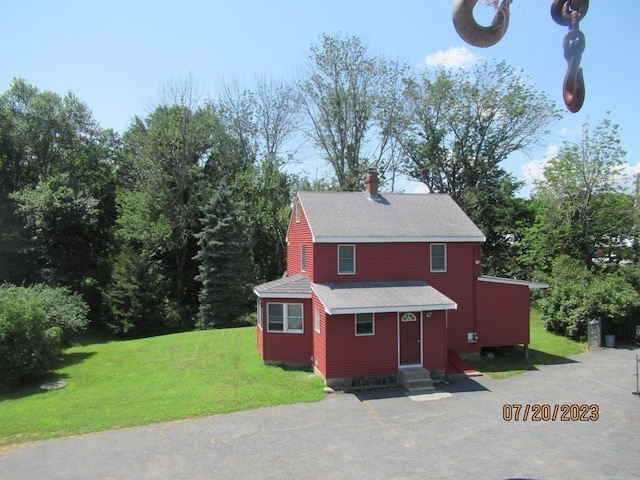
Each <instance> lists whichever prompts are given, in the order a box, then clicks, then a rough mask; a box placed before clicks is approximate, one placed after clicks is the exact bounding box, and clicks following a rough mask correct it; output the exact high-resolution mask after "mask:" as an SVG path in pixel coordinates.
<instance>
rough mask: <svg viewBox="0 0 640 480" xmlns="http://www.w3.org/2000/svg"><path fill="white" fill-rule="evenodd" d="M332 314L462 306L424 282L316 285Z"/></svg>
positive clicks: (406, 310) (320, 296) (323, 301)
mask: <svg viewBox="0 0 640 480" xmlns="http://www.w3.org/2000/svg"><path fill="white" fill-rule="evenodd" d="M311 289H312V290H313V291H314V293H315V294H316V295H317V296H318V298H319V299H320V301H321V302H322V304H323V305H324V308H325V311H326V312H327V313H328V314H330V315H339V314H348V313H382V312H414V311H423V310H454V309H456V308H457V307H458V306H457V304H456V303H455V302H454V301H453V300H451V299H450V298H449V297H447V296H446V295H444V294H442V293H440V292H439V291H438V290H436V289H435V288H433V287H432V286H430V285H428V284H426V283H425V282H423V281H420V280H415V281H398V282H364V283H312V284H311Z"/></svg>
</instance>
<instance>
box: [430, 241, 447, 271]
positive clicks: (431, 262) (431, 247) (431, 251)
mask: <svg viewBox="0 0 640 480" xmlns="http://www.w3.org/2000/svg"><path fill="white" fill-rule="evenodd" d="M435 246H443V247H444V268H443V269H442V270H440V269H438V270H434V268H433V247H435ZM429 270H430V271H431V272H433V273H444V272H446V271H447V244H446V243H432V244H431V245H429Z"/></svg>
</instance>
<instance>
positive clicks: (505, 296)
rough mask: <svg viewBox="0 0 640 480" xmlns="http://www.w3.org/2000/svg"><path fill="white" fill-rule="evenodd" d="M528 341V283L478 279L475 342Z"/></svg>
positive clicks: (484, 344) (498, 344)
mask: <svg viewBox="0 0 640 480" xmlns="http://www.w3.org/2000/svg"><path fill="white" fill-rule="evenodd" d="M528 343H529V287H527V286H524V285H509V284H504V283H491V282H481V281H478V346H480V347H501V346H507V345H519V344H528Z"/></svg>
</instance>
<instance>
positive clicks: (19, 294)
mask: <svg viewBox="0 0 640 480" xmlns="http://www.w3.org/2000/svg"><path fill="white" fill-rule="evenodd" d="M10 299H13V300H16V301H18V302H22V303H29V302H32V301H33V302H36V303H37V304H38V305H40V307H41V308H42V312H43V315H44V317H43V319H42V321H43V323H44V328H45V329H50V328H54V327H57V328H59V329H60V331H61V341H62V346H63V347H69V346H71V344H72V342H73V340H74V339H75V338H76V337H77V335H78V334H79V333H80V332H82V331H84V330H85V329H86V328H87V324H88V322H89V320H88V317H87V315H88V313H89V307H88V306H87V304H86V303H85V302H84V300H83V299H82V297H81V296H80V295H78V294H74V293H71V292H70V291H69V289H68V288H53V287H49V286H47V285H42V284H38V285H33V286H30V287H18V286H15V285H11V284H7V283H5V284H3V285H0V305H1V304H2V303H4V302H5V301H7V300H10ZM0 308H2V307H0Z"/></svg>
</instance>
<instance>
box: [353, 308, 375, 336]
mask: <svg viewBox="0 0 640 480" xmlns="http://www.w3.org/2000/svg"><path fill="white" fill-rule="evenodd" d="M374 334H375V327H374V318H373V313H356V335H374Z"/></svg>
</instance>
